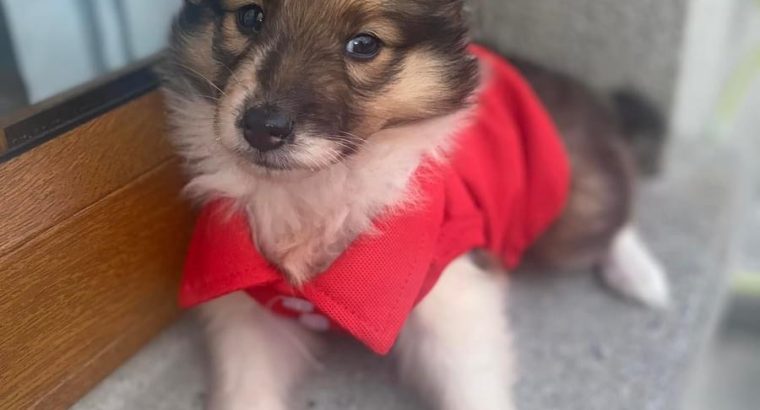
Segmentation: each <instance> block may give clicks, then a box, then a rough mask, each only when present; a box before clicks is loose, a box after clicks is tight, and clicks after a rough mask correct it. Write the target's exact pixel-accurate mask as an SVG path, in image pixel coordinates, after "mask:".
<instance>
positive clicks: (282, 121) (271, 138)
mask: <svg viewBox="0 0 760 410" xmlns="http://www.w3.org/2000/svg"><path fill="white" fill-rule="evenodd" d="M240 125H241V127H242V130H243V137H244V138H245V140H246V141H248V143H249V144H250V145H251V146H252V147H253V148H255V149H257V150H259V151H261V152H267V151H273V150H276V149H278V148H280V147H282V146H283V145H285V144H287V143H289V142H292V140H293V126H294V123H293V120H292V119H291V117H290V116H289V115H287V114H286V113H285V112H283V111H282V110H280V109H277V108H276V107H272V106H264V107H254V108H249V109H248V110H247V111H246V112H245V114H243V118H242V121H241V122H240Z"/></svg>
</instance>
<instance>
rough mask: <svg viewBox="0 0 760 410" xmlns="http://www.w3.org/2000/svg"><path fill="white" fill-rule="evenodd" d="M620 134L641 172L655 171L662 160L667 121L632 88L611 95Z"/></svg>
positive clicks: (652, 172) (653, 172) (645, 173)
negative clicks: (620, 130) (621, 133)
mask: <svg viewBox="0 0 760 410" xmlns="http://www.w3.org/2000/svg"><path fill="white" fill-rule="evenodd" d="M612 103H613V106H614V109H615V111H616V113H617V116H618V121H619V123H620V126H621V129H622V132H623V136H624V137H625V139H626V142H628V144H629V146H630V147H631V150H632V152H633V154H634V157H635V159H636V163H637V164H638V168H639V171H640V172H641V173H643V174H644V175H656V174H657V173H658V172H659V170H660V168H661V162H662V153H663V151H664V149H665V142H666V135H667V132H668V126H667V121H666V120H665V117H664V115H663V114H662V112H660V110H659V109H658V108H657V107H656V106H655V104H654V103H652V102H651V101H649V100H648V99H646V98H645V97H643V96H642V95H640V94H639V93H637V92H635V91H633V90H628V89H624V90H619V91H617V92H615V93H613V95H612Z"/></svg>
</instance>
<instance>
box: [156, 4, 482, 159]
mask: <svg viewBox="0 0 760 410" xmlns="http://www.w3.org/2000/svg"><path fill="white" fill-rule="evenodd" d="M466 36H467V29H466V22H465V18H464V17H463V13H462V1H461V0H188V1H186V4H185V7H184V9H183V10H182V12H181V15H180V16H179V18H178V19H177V22H176V23H175V26H174V32H173V36H172V52H171V53H170V57H169V64H170V68H171V69H170V72H171V75H170V76H169V78H167V80H168V81H167V87H168V88H169V89H170V90H171V91H172V92H174V93H175V94H178V95H180V96H183V97H188V98H199V99H203V100H204V101H205V102H206V103H208V104H210V106H213V111H214V112H213V114H210V115H209V117H211V118H209V121H213V122H214V133H215V135H208V138H209V139H210V140H214V141H215V142H216V143H218V144H221V145H222V146H223V147H224V148H225V149H226V150H227V151H230V152H233V153H234V154H235V155H236V156H238V157H239V158H240V159H242V160H244V161H246V162H249V163H253V164H255V166H256V167H255V168H263V169H268V170H296V169H302V170H303V169H306V170H318V169H322V168H325V167H328V166H330V165H332V164H334V163H336V162H340V161H342V160H343V159H345V158H346V157H348V156H350V155H352V154H354V153H356V152H358V151H359V150H361V148H362V145H363V143H364V142H365V141H367V140H368V139H371V138H372V137H373V135H375V134H377V133H378V132H379V131H381V130H384V129H387V128H392V127H396V126H400V125H408V124H410V123H413V122H416V121H421V120H425V119H430V118H434V117H438V116H442V115H446V114H450V113H452V112H455V111H458V110H460V109H462V108H463V107H464V106H465V104H466V101H467V99H468V96H469V95H470V94H471V93H472V92H473V90H474V89H475V87H476V85H477V82H478V68H477V63H476V62H475V60H474V59H473V58H472V57H471V56H469V55H468V53H467V51H466V42H467V38H466Z"/></svg>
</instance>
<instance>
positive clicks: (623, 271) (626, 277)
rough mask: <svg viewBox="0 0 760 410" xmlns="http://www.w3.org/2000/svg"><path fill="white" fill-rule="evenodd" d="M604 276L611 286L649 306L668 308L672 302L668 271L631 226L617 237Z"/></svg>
mask: <svg viewBox="0 0 760 410" xmlns="http://www.w3.org/2000/svg"><path fill="white" fill-rule="evenodd" d="M602 277H603V278H604V280H605V281H606V282H607V284H608V285H609V286H610V287H611V288H613V289H615V290H616V291H618V292H620V293H622V294H623V295H624V296H626V297H628V298H631V299H633V300H636V301H638V302H641V303H644V304H645V305H647V306H650V307H655V308H666V307H667V306H668V305H669V303H670V289H669V286H668V280H667V277H666V275H665V270H664V269H663V268H662V266H661V265H660V263H659V262H658V261H657V259H655V257H654V256H653V255H652V254H651V252H650V251H649V249H647V247H646V245H645V244H644V242H643V241H642V240H641V238H640V237H639V235H638V234H637V232H636V230H635V229H634V228H633V227H631V226H628V227H625V228H623V229H622V230H621V231H620V232H619V233H618V234H617V235H616V236H615V238H614V240H613V242H612V246H611V247H610V251H609V254H608V255H607V257H606V258H605V260H604V261H603V262H602Z"/></svg>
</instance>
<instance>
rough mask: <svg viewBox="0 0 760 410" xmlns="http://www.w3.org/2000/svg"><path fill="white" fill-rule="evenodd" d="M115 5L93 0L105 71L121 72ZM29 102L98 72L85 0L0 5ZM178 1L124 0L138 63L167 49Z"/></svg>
mask: <svg viewBox="0 0 760 410" xmlns="http://www.w3.org/2000/svg"><path fill="white" fill-rule="evenodd" d="M116 1H118V0H93V1H92V4H93V5H94V6H95V14H96V16H97V19H98V21H99V23H100V24H99V25H100V27H101V28H102V37H101V38H100V41H101V42H102V45H103V47H102V50H101V52H102V53H103V56H104V59H105V68H106V70H113V69H116V68H119V67H122V66H123V65H124V64H126V63H127V62H128V53H127V51H126V50H125V49H124V46H123V42H122V41H121V39H120V35H121V30H122V29H121V26H120V25H119V19H118V18H117V14H116V13H117V11H116V10H117V8H116ZM0 2H2V3H3V5H4V6H5V11H6V15H7V18H8V20H9V22H8V23H9V28H10V31H11V37H12V38H13V42H14V49H15V52H16V55H17V57H18V62H19V65H20V71H21V75H22V77H23V78H24V80H25V82H26V84H27V89H28V92H29V97H30V100H31V101H32V102H38V101H40V100H42V99H45V98H48V97H50V96H52V95H55V94H57V93H60V92H62V91H65V90H67V89H70V88H72V87H74V86H77V85H80V84H82V83H85V82H87V81H89V80H91V79H93V78H96V77H98V76H99V75H101V74H102V73H101V72H99V68H98V65H97V64H96V58H95V55H94V54H95V53H94V52H93V51H94V50H93V49H92V48H91V46H90V44H91V43H90V41H89V40H88V30H87V28H86V27H87V26H86V23H87V22H86V19H85V18H84V16H83V13H82V11H81V10H82V9H81V5H82V4H83V3H84V2H85V0H0ZM181 3H182V0H158V1H155V0H123V4H124V6H125V9H126V14H127V19H128V22H129V28H128V32H129V35H130V38H131V43H132V44H133V48H134V55H135V57H136V58H142V57H146V56H149V55H151V54H153V53H155V52H157V51H159V50H160V49H161V48H163V47H164V45H165V44H166V38H167V34H168V30H169V24H170V22H171V19H172V17H173V15H174V14H175V13H176V11H177V10H178V9H179V7H180V5H181Z"/></svg>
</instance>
